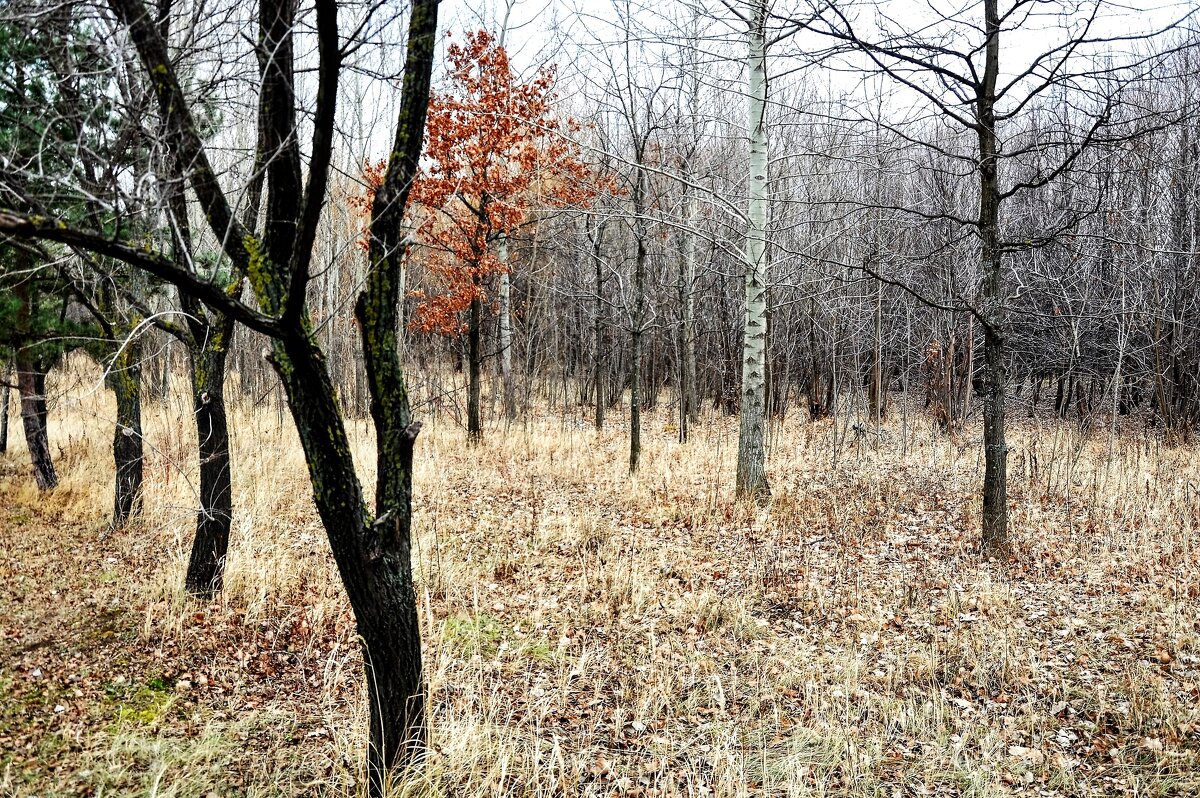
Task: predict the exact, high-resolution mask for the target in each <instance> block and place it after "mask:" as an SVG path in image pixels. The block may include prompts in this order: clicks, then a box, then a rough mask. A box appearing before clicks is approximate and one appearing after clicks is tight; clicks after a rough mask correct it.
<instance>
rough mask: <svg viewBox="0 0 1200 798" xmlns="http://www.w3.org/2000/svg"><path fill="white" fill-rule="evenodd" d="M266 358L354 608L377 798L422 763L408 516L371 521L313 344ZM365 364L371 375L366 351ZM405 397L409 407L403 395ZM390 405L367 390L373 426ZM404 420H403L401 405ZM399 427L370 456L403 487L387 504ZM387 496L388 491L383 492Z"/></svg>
mask: <svg viewBox="0 0 1200 798" xmlns="http://www.w3.org/2000/svg"><path fill="white" fill-rule="evenodd" d="M394 312H395V311H394V310H393V311H392V313H393V314H394ZM375 313H376V310H374V309H368V310H366V311H364V312H362V313H360V318H362V317H364V316H365V317H368V318H370V319H371V323H370V324H368V325H367V326H368V327H375V328H376V332H377V333H382V331H380V330H379V329H378V327H377V323H375V322H374V314H375ZM393 317H394V316H393ZM391 335H392V338H391V340H390V341H389V342H388V343H389V344H390V347H389V348H391V349H392V351H393V352H394V351H395V350H394V346H395V338H394V335H395V334H394V332H393V333H392V334H391ZM366 337H367V333H366V332H365V331H364V338H366ZM272 359H273V361H274V363H275V366H276V371H277V373H278V374H279V376H280V379H281V380H282V381H283V386H284V390H285V391H286V393H287V397H288V406H289V408H290V409H291V412H292V418H293V419H294V420H295V422H296V429H297V431H298V432H299V434H300V441H301V444H302V445H303V447H304V451H305V456H306V460H307V462H308V466H309V477H310V479H311V481H312V485H313V495H314V498H315V499H316V504H317V511H318V514H319V515H320V517H321V523H322V525H323V526H324V527H325V530H326V532H327V534H328V536H329V542H330V545H331V547H332V549H333V556H334V560H335V561H336V562H337V566H338V572H339V573H340V574H341V577H342V583H343V584H344V585H345V588H346V593H347V595H348V596H349V598H350V606H351V607H352V608H353V610H354V617H355V620H356V622H357V623H356V626H357V630H358V635H359V639H360V642H361V645H362V651H363V664H364V666H365V667H366V670H367V706H368V707H369V708H370V743H369V748H368V751H367V771H368V776H369V785H370V794H371V795H372V796H382V795H384V794H386V793H387V791H388V789H389V788H390V787H391V786H392V784H393V779H395V778H398V777H402V776H403V775H404V773H403V771H404V768H406V767H408V766H410V765H416V764H417V763H418V762H419V761H420V759H421V757H422V755H423V752H424V750H425V746H426V739H427V736H428V732H427V728H426V719H425V685H424V677H423V674H422V667H421V633H420V628H419V619H418V615H417V601H416V594H415V591H414V588H413V582H412V548H411V539H410V534H411V527H410V524H411V516H410V514H409V513H407V512H404V510H407V509H408V508H407V506H405V507H402V508H401V507H394V508H389V509H387V510H385V511H383V512H380V513H379V514H378V517H377V518H376V519H375V520H374V521H373V522H372V521H371V520H370V515H369V513H368V512H367V508H366V505H365V504H364V503H363V493H362V486H361V484H360V483H359V481H358V475H357V474H356V473H355V470H354V463H353V460H351V458H350V457H349V451H350V441H349V439H348V438H347V437H346V430H345V426H344V424H343V423H342V419H341V415H340V412H339V410H338V406H337V402H336V399H335V398H334V397H335V396H336V392H335V391H334V387H333V383H332V381H331V380H330V378H329V373H328V371H327V370H326V368H325V365H324V362H323V359H322V355H321V352H320V350H319V349H318V348H317V346H316V344H315V342H313V341H311V340H310V339H308V338H306V337H305V336H304V334H303V333H300V332H297V333H294V334H292V335H288V336H287V337H285V338H283V339H281V340H278V341H275V342H274V344H273V346H272ZM367 363H368V370H370V371H372V372H374V371H375V367H374V366H373V365H372V359H371V358H370V357H369V358H368V359H367ZM369 379H370V380H371V381H372V382H377V381H378V379H379V376H378V375H377V374H373V375H372V376H370V377H369ZM404 402H405V405H407V399H406V398H405V399H404ZM392 409H393V408H390V407H387V406H385V405H384V404H382V403H381V401H380V396H379V395H378V392H377V391H373V399H372V415H373V416H374V417H375V418H376V423H377V424H379V423H380V421H381V415H383V414H385V413H387V412H389V411H390V410H392ZM403 416H404V418H405V419H407V416H408V412H407V406H405V407H404V410H403ZM407 430H408V431H407V433H406V434H400V435H395V436H385V437H384V443H385V446H386V447H394V448H395V449H396V451H380V452H379V453H378V458H379V465H380V467H383V468H386V469H387V471H386V472H385V473H384V474H382V475H381V477H380V479H381V481H382V482H390V481H399V482H401V483H402V485H401V486H400V487H399V488H398V489H397V490H399V492H400V494H401V495H399V497H397V496H391V497H390V498H389V499H387V500H385V499H383V498H382V497H381V499H380V501H381V503H384V504H385V505H386V502H387V501H395V500H397V498H399V500H400V501H401V503H402V504H405V505H407V503H408V502H409V501H411V490H412V488H411V473H412V447H413V442H414V440H415V439H416V434H417V432H418V431H419V430H420V425H411V426H409V427H408V428H407ZM389 437H390V438H391V439H389ZM392 471H400V472H402V473H398V474H391V473H390V472H392ZM385 487H386V486H385ZM386 492H387V493H389V494H391V493H394V492H395V491H394V490H393V489H391V488H388V489H387V491H386Z"/></svg>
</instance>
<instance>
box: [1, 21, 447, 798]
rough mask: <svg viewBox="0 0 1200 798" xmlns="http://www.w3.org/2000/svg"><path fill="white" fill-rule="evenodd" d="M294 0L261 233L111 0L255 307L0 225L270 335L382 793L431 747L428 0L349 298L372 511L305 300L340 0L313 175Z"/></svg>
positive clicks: (272, 111)
mask: <svg viewBox="0 0 1200 798" xmlns="http://www.w3.org/2000/svg"><path fill="white" fill-rule="evenodd" d="M295 5H296V4H295V2H294V1H293V0H260V7H259V19H260V23H261V26H262V30H261V34H260V36H261V41H260V43H261V44H262V45H263V46H262V52H264V53H267V54H269V56H270V57H269V58H266V59H265V65H266V68H265V69H264V75H263V81H262V93H261V96H260V109H261V111H260V120H262V121H263V123H264V124H262V126H261V129H262V131H263V134H262V141H261V144H262V146H263V152H265V153H266V154H267V158H266V160H265V164H266V185H267V188H268V195H267V201H266V209H267V216H266V218H265V222H264V234H263V236H262V237H261V239H260V238H259V237H257V236H256V235H255V234H254V232H253V230H252V229H250V228H248V227H247V226H246V225H244V224H243V223H242V222H241V221H240V220H239V219H237V217H236V215H235V214H234V212H233V206H232V205H231V203H230V201H229V199H228V197H227V196H226V194H225V189H224V188H223V186H222V183H221V180H220V179H218V175H217V172H216V171H215V170H214V168H213V166H212V164H211V162H210V160H209V158H208V153H207V151H206V149H205V144H204V141H203V137H202V136H201V133H200V128H199V126H198V124H197V122H196V120H195V118H194V117H193V115H192V106H191V103H190V102H189V98H188V96H187V95H186V94H185V93H184V91H183V89H182V87H181V84H180V81H179V78H178V76H177V75H176V73H175V70H174V67H173V62H172V60H171V58H170V57H169V53H168V51H167V44H166V41H165V40H164V39H163V36H162V32H161V30H160V29H159V27H158V26H157V24H156V21H155V18H154V17H153V16H152V15H151V14H150V13H148V11H147V9H146V8H145V6H144V5H143V4H142V3H141V2H140V0H109V6H110V7H111V8H112V10H113V12H114V14H115V15H116V17H117V19H118V20H119V21H120V23H121V24H122V25H124V26H125V27H126V28H127V29H128V35H129V40H130V41H131V42H132V44H133V45H134V47H135V48H136V49H137V52H138V58H139V61H140V62H141V66H142V69H143V70H144V72H145V73H146V76H147V78H148V79H149V83H150V88H151V89H152V92H153V95H154V98H155V101H156V103H157V106H158V111H159V114H160V116H161V118H162V120H163V132H164V138H165V140H166V142H167V144H168V146H169V147H170V150H171V153H170V154H171V156H172V158H174V159H175V162H176V163H181V164H187V166H188V169H187V182H188V186H189V188H190V189H191V195H192V196H194V197H195V201H196V202H197V203H198V205H199V209H200V210H201V211H202V212H203V215H204V219H205V220H206V224H207V226H208V227H209V228H210V230H211V231H212V232H213V233H215V234H216V238H217V240H219V241H220V242H221V246H222V248H223V251H224V254H225V255H226V256H227V257H228V258H229V259H230V261H232V264H233V267H234V269H235V273H244V274H246V275H247V276H248V277H249V282H250V285H251V287H252V288H253V291H254V297H255V300H256V303H257V307H251V306H249V305H247V304H245V303H242V302H240V301H238V299H237V297H236V295H235V293H234V292H233V291H232V290H231V287H230V286H227V285H222V284H221V283H220V282H218V281H214V280H211V279H210V278H208V277H207V276H205V275H201V274H199V273H197V272H195V271H192V270H189V269H185V268H181V267H180V265H179V264H178V263H177V261H176V260H175V259H173V258H171V257H168V256H167V255H165V254H163V253H160V252H156V251H152V250H150V249H147V248H146V247H145V246H143V245H141V244H132V243H129V242H127V241H125V240H122V238H121V236H120V235H119V233H118V234H113V233H110V232H108V231H105V232H99V231H85V230H81V229H79V228H76V227H73V226H71V225H70V224H68V223H67V222H66V221H65V220H58V219H50V220H45V219H42V218H41V217H30V216H24V215H21V214H16V213H13V212H11V211H4V212H0V229H3V230H4V232H7V233H11V234H14V235H18V236H23V237H32V238H40V239H44V240H53V241H58V242H61V243H66V244H70V245H72V246H76V247H80V248H83V249H87V250H89V251H91V252H93V253H96V254H100V255H104V256H106V257H113V258H117V259H120V260H123V261H125V262H126V263H129V264H131V265H133V266H136V267H138V268H140V269H142V270H143V271H146V272H149V273H150V274H154V275H156V276H158V277H160V278H162V279H164V280H168V281H170V282H172V283H173V284H174V285H176V286H177V287H178V288H179V289H180V290H181V293H183V292H186V293H187V294H189V295H190V296H191V297H193V298H195V299H196V300H198V301H202V302H203V303H204V304H206V305H209V306H210V307H213V308H214V309H218V310H220V311H221V312H222V313H224V314H226V315H228V316H230V317H232V318H234V319H235V320H236V321H239V322H242V323H244V324H246V325H247V326H248V327H250V328H251V329H253V330H255V331H257V332H259V333H262V334H264V335H266V336H268V337H269V338H270V340H271V348H270V360H271V362H272V364H273V366H274V367H275V371H276V373H277V374H278V376H279V379H280V381H281V383H282V385H283V389H284V391H285V393H286V394H287V398H288V405H289V409H290V411H291V414H292V418H293V421H294V422H295V425H296V429H297V432H298V433H299V438H300V442H301V445H302V447H303V449H304V453H305V459H306V461H307V464H308V469H309V477H310V481H311V483H312V488H313V499H314V502H315V504H316V507H317V512H318V514H319V516H320V518H321V521H322V523H323V525H324V527H325V531H326V534H327V536H328V538H329V543H330V548H331V550H332V552H333V556H334V560H335V562H336V563H337V567H338V571H339V573H340V574H341V577H342V581H343V584H344V586H345V588H346V593H347V595H348V597H349V600H350V605H351V608H352V609H353V611H354V616H355V620H356V622H357V631H358V636H359V639H360V641H361V644H362V647H363V663H364V668H365V671H366V673H365V677H366V683H367V695H368V701H367V703H368V706H369V708H370V741H369V745H368V752H367V770H368V793H369V794H370V795H371V796H372V798H380V797H381V796H383V795H384V794H385V793H386V792H388V791H389V788H390V785H391V784H392V783H393V781H394V779H396V778H398V777H403V776H405V775H406V774H407V771H408V770H409V769H411V768H415V767H417V766H419V764H420V763H421V760H422V756H423V753H424V751H425V749H426V739H427V731H426V722H425V687H424V680H423V671H422V663H421V638H420V630H419V626H418V616H417V602H416V595H415V593H414V591H413V585H412V570H411V569H412V562H411V555H412V545H411V537H410V534H411V519H412V512H411V501H412V460H413V443H414V441H415V439H416V435H417V433H418V432H419V430H420V425H419V424H418V423H415V422H413V421H412V419H411V413H410V407H409V401H408V393H407V388H406V385H405V380H404V374H403V371H402V369H401V365H400V359H399V354H398V351H397V333H396V328H397V308H398V306H399V299H400V297H399V286H400V284H401V281H400V274H401V263H402V261H401V259H402V257H403V254H404V251H405V248H406V241H405V239H404V236H403V234H402V229H403V225H402V222H403V216H404V210H405V205H406V203H407V199H408V193H409V189H410V187H411V185H412V181H413V178H414V176H415V175H416V173H417V171H418V165H419V158H420V154H421V144H422V138H423V135H422V134H423V131H424V127H425V115H426V108H427V104H428V99H429V88H430V75H431V72H432V68H433V60H434V53H435V44H436V42H435V35H436V30H437V10H438V0H414V2H413V3H412V10H411V16H410V20H409V28H408V36H407V51H406V55H405V68H404V78H403V92H402V100H401V104H400V110H399V113H398V117H397V122H396V135H395V140H394V143H393V146H392V149H391V158H390V161H389V164H388V168H387V172H386V174H385V176H384V180H383V184H382V185H381V186H380V187H379V189H378V191H377V192H376V197H375V202H374V205H373V208H372V218H371V227H370V248H369V253H368V257H369V259H370V264H369V269H368V274H367V280H366V287H365V289H364V291H363V292H362V294H360V296H359V299H358V303H357V305H356V315H357V317H358V321H359V326H360V328H361V331H362V343H363V350H364V355H365V356H364V362H365V364H366V368H367V377H368V384H369V386H370V394H371V414H372V417H373V419H374V421H375V435H376V452H377V458H378V467H377V470H376V472H377V482H376V488H375V511H374V513H371V512H369V511H368V509H367V504H366V499H365V495H364V491H363V488H362V485H361V484H360V483H359V480H358V476H357V473H356V471H355V463H354V459H353V457H352V456H351V453H350V443H349V439H348V436H347V434H346V428H345V424H344V422H343V419H342V415H341V411H340V409H339V406H338V401H337V397H336V393H335V389H334V386H333V383H332V381H331V379H330V376H329V372H328V369H327V367H326V364H325V357H324V354H323V353H322V351H321V349H320V347H319V346H318V344H317V342H316V338H315V335H314V333H313V325H312V322H311V319H310V317H309V315H308V313H307V311H306V309H305V304H304V303H305V294H306V290H305V289H306V287H307V285H308V282H309V279H310V267H311V263H312V257H313V243H314V240H315V237H316V233H317V227H318V223H319V221H320V218H321V212H322V207H323V205H324V203H325V199H326V194H327V188H328V178H329V171H330V164H331V159H332V147H333V137H334V123H335V119H336V99H337V93H338V92H337V89H338V80H339V75H340V71H341V66H342V63H341V59H342V52H343V51H342V49H341V46H342V42H340V41H339V31H338V23H337V11H338V5H337V3H336V2H335V1H334V0H315V6H316V14H315V39H316V44H317V54H318V58H317V64H316V94H315V105H314V109H313V113H312V116H311V118H310V119H309V120H308V128H309V130H310V131H311V145H310V146H309V147H308V150H307V152H308V158H307V179H306V180H303V181H302V180H301V179H300V164H301V159H300V141H299V138H298V134H299V132H300V127H299V125H298V118H297V117H298V115H297V110H296V105H297V103H296V100H297V98H296V95H295V90H294V86H295V84H294V80H295V76H296V70H295V64H294V63H293V54H292V47H291V43H290V42H291V37H292V36H293V35H294V30H295V26H294V25H293V23H294V21H295Z"/></svg>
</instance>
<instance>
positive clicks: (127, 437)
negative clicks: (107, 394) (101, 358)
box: [105, 340, 143, 528]
mask: <svg viewBox="0 0 1200 798" xmlns="http://www.w3.org/2000/svg"><path fill="white" fill-rule="evenodd" d="M140 361H141V345H140V344H139V343H138V342H137V341H136V340H130V341H128V342H127V343H126V344H125V346H124V347H123V348H122V349H121V351H120V353H119V354H118V355H117V357H116V358H115V359H114V361H113V363H112V364H111V365H110V367H109V370H108V375H107V376H106V378H105V379H106V381H107V383H108V386H109V387H110V388H111V389H112V391H113V394H114V396H116V399H117V423H116V429H115V430H114V431H113V464H114V465H115V467H116V473H115V477H114V480H113V516H112V524H113V527H114V528H120V527H122V526H124V525H125V524H126V523H128V522H129V521H130V520H131V519H132V518H133V517H134V516H136V515H138V514H139V513H140V512H141V508H142V478H143V468H142V386H141V365H140Z"/></svg>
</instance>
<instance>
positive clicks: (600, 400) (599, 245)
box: [592, 222, 608, 432]
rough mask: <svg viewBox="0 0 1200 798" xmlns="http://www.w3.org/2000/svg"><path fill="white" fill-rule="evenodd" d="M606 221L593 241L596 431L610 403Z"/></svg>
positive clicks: (593, 363) (602, 426) (593, 368)
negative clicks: (606, 364)
mask: <svg viewBox="0 0 1200 798" xmlns="http://www.w3.org/2000/svg"><path fill="white" fill-rule="evenodd" d="M603 253H604V222H601V223H600V226H599V227H598V228H597V229H596V239H595V241H593V242H592V263H593V265H595V267H596V275H595V283H596V285H595V288H596V292H595V294H594V296H593V297H592V300H593V305H594V309H593V319H592V324H593V328H592V339H593V341H594V343H595V354H594V357H593V359H592V374H593V382H594V383H595V389H596V395H595V407H594V415H593V418H592V421H593V423H594V425H595V427H596V431H597V432H599V431H600V430H602V429H604V408H605V407H606V405H607V404H608V395H607V394H608V391H607V389H606V388H605V385H604V360H605V358H604V254H603Z"/></svg>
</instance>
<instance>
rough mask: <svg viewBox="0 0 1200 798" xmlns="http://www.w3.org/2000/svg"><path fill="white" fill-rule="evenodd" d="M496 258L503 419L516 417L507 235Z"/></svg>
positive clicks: (508, 420)
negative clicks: (498, 276)
mask: <svg viewBox="0 0 1200 798" xmlns="http://www.w3.org/2000/svg"><path fill="white" fill-rule="evenodd" d="M496 258H497V259H498V260H499V261H500V264H501V266H503V267H504V268H503V269H502V270H501V272H500V297H499V298H500V325H499V326H500V330H499V332H500V378H501V380H502V382H503V383H504V420H505V421H507V422H509V423H512V422H513V421H515V420H516V418H517V397H516V393H515V392H514V389H513V373H512V317H511V303H512V276H511V275H510V274H509V271H508V236H506V235H503V234H502V235H501V236H500V243H499V245H498V246H497V248H496Z"/></svg>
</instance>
